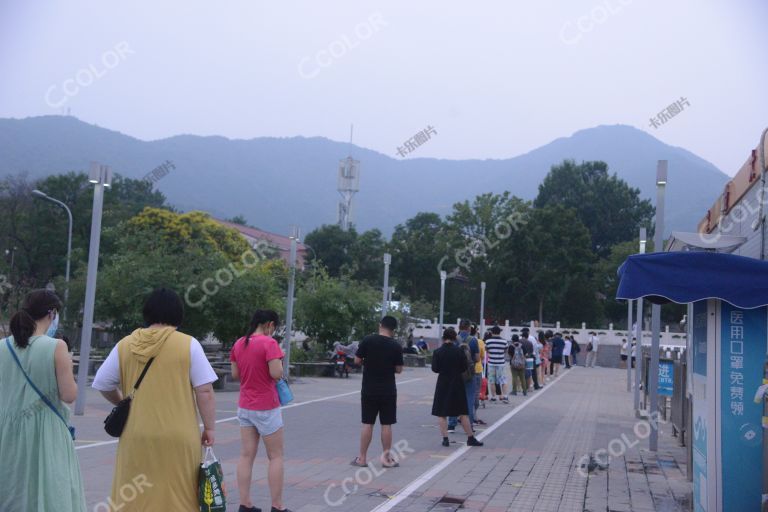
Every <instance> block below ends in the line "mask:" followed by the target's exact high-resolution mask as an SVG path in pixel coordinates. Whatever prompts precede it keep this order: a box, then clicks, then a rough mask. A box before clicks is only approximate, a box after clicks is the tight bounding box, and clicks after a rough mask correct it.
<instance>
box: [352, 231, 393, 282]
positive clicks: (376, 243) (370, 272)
mask: <svg viewBox="0 0 768 512" xmlns="http://www.w3.org/2000/svg"><path fill="white" fill-rule="evenodd" d="M386 251H387V241H386V240H384V237H383V236H382V234H381V231H379V230H378V229H371V230H369V231H365V232H364V233H361V234H360V235H358V236H357V237H356V238H355V240H354V242H353V243H352V246H351V247H350V249H349V258H350V263H349V274H350V275H351V277H352V278H353V279H355V280H358V281H363V282H365V283H368V284H369V285H371V286H373V287H379V288H380V287H381V284H382V282H383V281H382V280H383V277H384V259H383V258H384V253H385V252H386Z"/></svg>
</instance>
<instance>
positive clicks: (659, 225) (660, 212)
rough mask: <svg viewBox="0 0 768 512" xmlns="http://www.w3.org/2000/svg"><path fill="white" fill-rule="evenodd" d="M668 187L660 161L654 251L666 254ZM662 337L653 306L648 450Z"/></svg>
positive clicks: (654, 436) (654, 438)
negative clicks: (665, 226)
mask: <svg viewBox="0 0 768 512" xmlns="http://www.w3.org/2000/svg"><path fill="white" fill-rule="evenodd" d="M666 185H667V161H666V160H659V163H658V165H657V167H656V233H655V234H654V235H655V236H654V237H653V245H654V247H653V248H654V250H655V251H656V252H664V189H665V187H666ZM660 336H661V306H660V305H659V304H652V305H651V362H650V365H651V366H650V367H649V368H648V391H649V394H650V402H651V405H650V411H649V413H648V420H649V421H650V423H651V436H650V437H649V438H648V449H649V450H651V451H652V452H655V451H657V450H658V449H659V421H658V418H659V415H658V410H659V338H660Z"/></svg>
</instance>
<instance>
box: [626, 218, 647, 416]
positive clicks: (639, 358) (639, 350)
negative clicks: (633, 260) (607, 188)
mask: <svg viewBox="0 0 768 512" xmlns="http://www.w3.org/2000/svg"><path fill="white" fill-rule="evenodd" d="M647 236H648V235H647V233H646V230H645V228H640V254H645V242H646V238H647ZM635 323H637V327H636V329H635V338H636V340H637V341H636V344H635V415H638V414H639V413H640V379H641V377H642V375H643V299H642V297H640V298H638V299H637V311H636V313H635ZM629 360H630V361H629V364H630V366H631V365H632V353H631V352H630V358H629Z"/></svg>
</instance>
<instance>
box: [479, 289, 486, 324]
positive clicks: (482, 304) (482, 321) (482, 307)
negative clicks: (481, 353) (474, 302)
mask: <svg viewBox="0 0 768 512" xmlns="http://www.w3.org/2000/svg"><path fill="white" fill-rule="evenodd" d="M480 336H485V281H481V282H480Z"/></svg>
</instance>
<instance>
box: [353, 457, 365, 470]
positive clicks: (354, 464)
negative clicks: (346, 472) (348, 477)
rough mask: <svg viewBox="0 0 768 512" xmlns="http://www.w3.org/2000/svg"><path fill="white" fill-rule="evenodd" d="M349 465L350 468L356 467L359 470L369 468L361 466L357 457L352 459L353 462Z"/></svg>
mask: <svg viewBox="0 0 768 512" xmlns="http://www.w3.org/2000/svg"><path fill="white" fill-rule="evenodd" d="M349 465H350V466H355V467H358V468H367V467H368V464H361V463H360V457H355V458H354V459H352V462H350V463H349Z"/></svg>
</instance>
